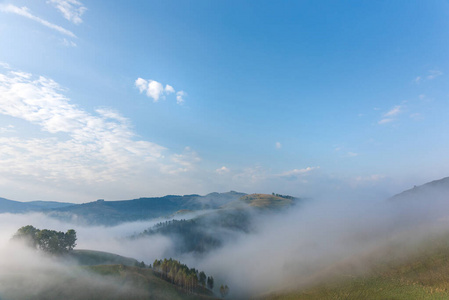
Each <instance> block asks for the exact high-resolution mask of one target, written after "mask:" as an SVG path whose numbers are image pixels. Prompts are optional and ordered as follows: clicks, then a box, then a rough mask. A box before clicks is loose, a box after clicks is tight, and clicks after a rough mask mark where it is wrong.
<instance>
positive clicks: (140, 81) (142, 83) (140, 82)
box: [135, 77, 148, 93]
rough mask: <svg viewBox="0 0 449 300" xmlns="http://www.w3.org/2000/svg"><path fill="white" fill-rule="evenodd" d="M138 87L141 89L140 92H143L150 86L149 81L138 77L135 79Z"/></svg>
mask: <svg viewBox="0 0 449 300" xmlns="http://www.w3.org/2000/svg"><path fill="white" fill-rule="evenodd" d="M135 85H136V87H137V88H138V89H139V92H140V93H142V92H143V91H146V90H147V88H148V81H146V80H145V79H143V78H140V77H139V78H137V79H136V81H135Z"/></svg>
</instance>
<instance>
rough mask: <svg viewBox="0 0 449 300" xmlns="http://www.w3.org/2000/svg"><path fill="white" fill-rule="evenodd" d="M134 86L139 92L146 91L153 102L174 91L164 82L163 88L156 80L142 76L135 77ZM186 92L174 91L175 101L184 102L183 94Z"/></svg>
mask: <svg viewBox="0 0 449 300" xmlns="http://www.w3.org/2000/svg"><path fill="white" fill-rule="evenodd" d="M134 84H135V86H136V87H137V88H138V89H139V92H140V93H143V92H146V95H147V96H148V97H149V98H151V99H153V101H154V102H158V101H159V99H161V98H162V99H165V96H166V95H170V94H173V93H175V92H176V91H175V89H174V88H173V87H172V86H171V85H169V84H166V85H165V88H164V86H163V85H162V83H160V82H158V81H156V80H151V79H150V80H145V79H143V78H140V77H139V78H137V79H136V81H135V82H134ZM186 95H187V94H186V93H185V92H184V91H179V92H177V93H176V103H178V104H181V103H183V102H184V98H183V97H184V96H186Z"/></svg>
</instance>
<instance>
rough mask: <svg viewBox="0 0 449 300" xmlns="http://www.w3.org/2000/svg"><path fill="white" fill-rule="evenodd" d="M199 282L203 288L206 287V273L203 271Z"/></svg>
mask: <svg viewBox="0 0 449 300" xmlns="http://www.w3.org/2000/svg"><path fill="white" fill-rule="evenodd" d="M198 282H199V283H200V284H201V286H202V287H205V286H206V273H204V272H203V271H201V272H200V273H199V275H198Z"/></svg>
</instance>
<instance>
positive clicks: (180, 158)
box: [162, 147, 201, 174]
mask: <svg viewBox="0 0 449 300" xmlns="http://www.w3.org/2000/svg"><path fill="white" fill-rule="evenodd" d="M170 160H171V161H172V162H173V163H175V165H171V166H165V167H164V168H163V169H162V172H164V173H167V174H179V173H185V172H190V171H193V170H195V169H196V165H197V164H198V163H199V162H200V161H201V158H200V157H199V155H198V153H196V152H195V151H193V150H192V149H191V148H190V147H185V148H184V151H183V153H181V154H173V155H172V156H171V158H170Z"/></svg>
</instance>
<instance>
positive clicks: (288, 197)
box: [271, 193, 295, 200]
mask: <svg viewBox="0 0 449 300" xmlns="http://www.w3.org/2000/svg"><path fill="white" fill-rule="evenodd" d="M271 195H273V196H277V197H281V198H284V199H291V200H293V199H295V197H293V196H289V195H281V194H275V193H271Z"/></svg>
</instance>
